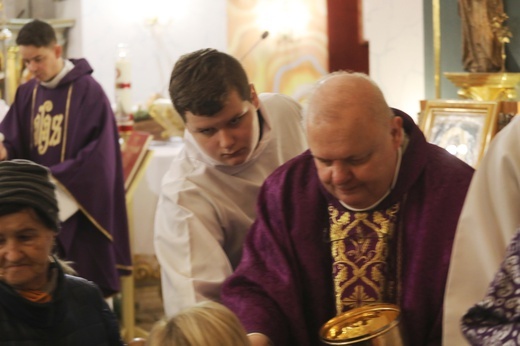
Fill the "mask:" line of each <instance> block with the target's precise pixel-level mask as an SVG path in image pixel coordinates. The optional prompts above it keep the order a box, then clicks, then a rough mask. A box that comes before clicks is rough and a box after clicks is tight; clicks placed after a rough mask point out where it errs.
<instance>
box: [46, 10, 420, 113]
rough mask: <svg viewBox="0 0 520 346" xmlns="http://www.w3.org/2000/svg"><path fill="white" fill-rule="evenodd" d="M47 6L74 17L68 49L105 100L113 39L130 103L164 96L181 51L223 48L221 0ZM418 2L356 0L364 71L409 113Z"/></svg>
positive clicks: (414, 96)
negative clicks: (127, 68)
mask: <svg viewBox="0 0 520 346" xmlns="http://www.w3.org/2000/svg"><path fill="white" fill-rule="evenodd" d="M55 6H56V7H57V9H56V14H57V17H61V18H74V19H76V21H77V23H76V26H75V27H74V28H73V29H72V30H71V32H70V43H69V47H68V55H69V56H71V57H80V56H82V57H86V58H87V59H88V60H89V61H90V63H91V65H92V66H93V68H94V77H95V78H96V79H97V80H98V81H99V82H100V83H101V84H102V86H103V87H104V88H105V91H106V92H107V94H108V96H109V98H110V99H111V100H112V101H113V100H114V63H115V59H116V52H117V45H118V43H128V44H129V45H130V49H131V59H132V93H133V99H134V100H135V103H136V104H143V103H145V102H146V101H147V99H148V98H149V97H150V96H152V94H154V93H160V94H163V96H167V87H168V79H169V74H170V72H171V68H172V66H173V63H174V62H175V61H176V60H177V58H178V57H179V56H180V55H181V54H183V53H187V52H189V51H192V50H195V49H198V48H204V47H214V48H217V49H220V50H226V48H227V17H226V0H210V1H209V0H189V1H186V0H147V1H137V0H67V1H60V2H55ZM422 6H423V5H422V1H416V0H364V1H363V22H364V35H365V37H366V39H367V40H368V41H369V44H370V75H371V77H372V78H373V79H374V80H375V81H376V82H377V83H378V84H379V85H380V86H381V88H382V90H383V92H384V93H385V95H386V97H387V101H388V103H389V104H390V106H392V107H396V108H400V109H402V110H403V111H405V112H407V113H408V114H410V115H411V116H412V117H414V118H416V115H417V113H418V112H419V109H420V106H419V100H422V99H424V98H425V87H424V85H425V81H424V74H425V69H424V36H423V35H424V34H423V33H424V29H423V8H422ZM152 17H158V19H159V22H158V23H157V24H156V25H150V24H147V23H146V21H147V19H150V18H152Z"/></svg>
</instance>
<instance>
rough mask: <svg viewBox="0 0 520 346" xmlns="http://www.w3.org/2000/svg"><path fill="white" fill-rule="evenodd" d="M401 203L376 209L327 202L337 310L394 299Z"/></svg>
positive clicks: (392, 300)
mask: <svg viewBox="0 0 520 346" xmlns="http://www.w3.org/2000/svg"><path fill="white" fill-rule="evenodd" d="M399 207H400V204H399V203H396V204H394V205H393V206H391V207H390V208H388V209H387V210H382V211H375V212H352V211H346V212H344V213H343V214H341V215H340V211H339V210H338V209H337V208H335V207H334V206H332V205H329V223H330V229H329V231H330V241H331V251H332V259H333V264H332V266H333V268H332V272H333V280H334V292H335V298H336V313H337V314H338V315H339V314H341V313H342V312H344V311H347V310H350V309H352V308H354V307H359V306H363V305H366V304H370V303H377V302H386V303H395V302H396V300H397V295H398V292H397V282H398V274H399V268H398V266H399V264H400V263H399V262H400V260H399V259H398V256H396V255H398V251H397V250H398V249H397V246H398V235H397V232H396V224H397V221H396V220H397V213H398V212H399Z"/></svg>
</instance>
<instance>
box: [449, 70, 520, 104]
mask: <svg viewBox="0 0 520 346" xmlns="http://www.w3.org/2000/svg"><path fill="white" fill-rule="evenodd" d="M444 75H445V76H446V78H448V79H449V80H450V81H451V82H452V83H453V84H455V85H456V86H457V87H459V90H458V91H457V94H458V95H459V96H460V97H461V98H463V99H471V100H475V101H509V100H517V99H518V91H517V87H518V83H520V73H513V72H489V73H487V72H474V73H473V72H444Z"/></svg>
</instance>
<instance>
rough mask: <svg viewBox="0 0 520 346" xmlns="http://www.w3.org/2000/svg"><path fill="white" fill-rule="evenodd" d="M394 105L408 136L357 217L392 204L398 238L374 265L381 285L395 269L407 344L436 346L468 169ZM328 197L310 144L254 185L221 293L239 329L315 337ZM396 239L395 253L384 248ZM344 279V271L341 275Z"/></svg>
mask: <svg viewBox="0 0 520 346" xmlns="http://www.w3.org/2000/svg"><path fill="white" fill-rule="evenodd" d="M394 112H395V114H396V115H397V116H400V117H402V118H403V126H404V130H405V131H406V133H407V135H408V138H409V143H408V146H407V148H406V151H405V152H404V153H403V158H402V163H401V169H400V172H399V177H398V179H397V182H396V185H395V187H394V189H393V190H392V192H391V193H390V194H389V195H388V196H387V197H386V198H385V199H384V200H383V201H382V202H381V203H380V204H379V205H378V206H377V207H376V208H375V209H374V210H373V211H371V213H370V214H371V215H370V216H369V217H368V218H367V219H366V220H367V221H370V220H373V221H377V222H383V221H384V220H387V221H388V220H393V217H392V216H391V215H390V214H391V213H392V212H389V211H392V210H394V208H396V207H397V206H399V209H398V210H396V219H395V222H396V226H395V228H394V230H393V232H395V233H397V236H398V238H396V239H398V240H399V242H397V243H394V244H393V245H390V246H389V248H388V249H389V251H390V252H389V254H388V257H387V258H389V259H390V257H394V258H393V259H391V260H390V261H386V263H387V264H388V263H389V264H390V266H388V265H386V264H385V266H380V268H381V270H383V271H382V274H381V275H384V276H386V279H387V280H381V281H380V282H381V283H383V282H386V283H385V284H382V286H381V287H383V289H382V291H383V292H385V291H387V288H389V287H391V281H392V277H398V279H399V282H398V283H396V285H397V289H396V293H395V296H396V299H397V304H398V305H399V306H400V308H401V310H402V314H403V325H404V326H405V328H406V330H407V331H408V336H409V338H408V339H409V340H410V345H413V346H421V345H440V344H441V335H442V330H441V327H442V323H441V321H442V304H443V298H444V286H445V284H446V276H447V272H448V262H449V259H450V254H451V246H452V242H453V237H454V234H455V228H456V225H457V221H458V217H459V213H460V210H461V207H462V204H463V202H464V197H465V196H466V191H467V188H468V185H469V182H470V180H471V176H472V174H473V169H472V168H471V167H470V166H468V165H467V164H465V163H464V162H463V161H461V160H459V159H457V158H456V157H454V156H453V155H451V154H449V153H448V152H447V151H446V150H444V149H442V148H439V147H438V146H435V145H433V144H429V143H427V142H426V140H425V138H424V135H423V134H422V132H421V131H420V129H419V128H418V127H417V125H415V123H414V122H413V120H412V119H411V118H410V117H409V116H407V115H406V114H404V113H402V112H400V111H397V110H394ZM332 200H334V197H333V196H331V195H330V194H329V193H328V192H327V191H326V190H325V188H324V187H323V186H322V184H321V182H320V181H319V179H318V175H317V172H316V166H315V164H314V160H313V157H312V155H311V153H310V152H309V151H306V152H304V153H303V154H301V155H299V156H297V157H295V158H294V159H292V160H290V161H288V162H287V163H285V164H284V165H282V166H281V167H280V168H278V169H277V170H275V171H274V172H273V173H272V174H271V175H270V176H269V178H268V179H267V180H266V181H265V183H264V184H263V186H262V188H261V190H260V194H259V197H258V205H257V218H256V220H255V222H254V223H253V225H252V227H251V229H250V231H249V233H248V235H247V237H246V241H245V244H244V250H243V254H242V260H241V262H240V264H239V266H238V267H237V269H236V270H235V272H234V273H233V274H232V275H231V276H230V277H229V278H228V280H226V282H225V283H224V286H223V288H222V295H221V297H222V301H223V302H224V304H226V305H227V306H228V307H229V308H230V309H231V310H232V311H234V312H235V313H236V314H237V316H238V317H239V319H240V320H241V322H242V323H243V325H244V326H245V328H246V330H247V331H248V332H259V333H263V334H265V335H267V336H268V337H269V338H270V339H271V340H272V341H273V343H274V345H276V346H285V345H298V346H316V345H320V344H321V342H320V338H319V329H320V328H321V326H322V325H323V324H324V323H326V322H327V321H328V320H329V319H331V318H333V317H335V316H336V294H335V290H334V285H333V282H334V279H333V276H332V270H333V265H334V261H333V255H332V251H331V242H330V222H329V220H330V215H329V211H328V208H329V205H330V203H329V202H330V201H332ZM337 208H338V209H339V206H338V207H337ZM375 211H378V212H381V214H377V213H375ZM382 215H384V216H383V217H381V216H382ZM385 222H386V221H385ZM392 222H393V221H392ZM381 224H382V223H381ZM345 227H348V226H345ZM376 228H377V229H379V227H376ZM363 229H366V227H363ZM381 229H382V228H381ZM391 243H392V242H389V244H391ZM351 245H352V248H355V245H354V244H351ZM371 246H375V245H374V244H371ZM396 246H399V252H400V257H396V256H392V248H393V247H396ZM399 262H400V263H399ZM393 263H395V265H396V268H395V269H393V268H392V267H391V266H392V265H393ZM373 268H374V269H375V270H374V271H373V272H372V273H370V275H371V277H372V278H376V277H377V276H378V275H379V274H378V270H379V268H377V266H374V267H373ZM345 273H347V272H345ZM399 273H400V274H399ZM396 275H397V276H396ZM351 279H352V278H350V277H348V276H346V277H345V278H344V279H343V280H342V282H348V280H351ZM384 287H386V288H384ZM399 287H400V289H399ZM391 290H392V289H390V290H389V292H390V291H391ZM354 291H355V290H353V292H354ZM376 291H379V289H376V290H374V292H376ZM398 291H400V292H399V293H398ZM385 294H387V293H384V294H383V295H385ZM391 295H392V294H390V295H389V297H390V298H389V299H391Z"/></svg>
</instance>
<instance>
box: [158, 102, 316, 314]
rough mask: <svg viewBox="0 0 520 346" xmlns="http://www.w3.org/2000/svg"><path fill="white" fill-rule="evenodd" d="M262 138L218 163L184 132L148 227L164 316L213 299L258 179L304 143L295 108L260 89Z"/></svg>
mask: <svg viewBox="0 0 520 346" xmlns="http://www.w3.org/2000/svg"><path fill="white" fill-rule="evenodd" d="M259 98H260V114H261V116H262V118H263V119H264V122H263V131H262V138H261V140H260V142H259V144H258V146H257V148H256V149H255V151H254V153H253V154H252V155H251V157H250V158H249V160H248V161H247V162H245V163H243V164H241V165H238V166H223V165H221V164H219V163H217V162H216V161H215V160H213V159H211V158H210V157H208V156H207V155H205V154H204V153H203V152H202V151H201V150H200V148H198V146H197V144H196V142H195V141H194V139H193V137H192V136H191V134H190V133H189V131H185V137H184V140H185V146H184V148H183V150H182V151H181V152H180V154H179V155H178V156H177V157H176V158H175V159H174V160H173V162H172V164H171V166H170V168H169V170H168V172H167V173H166V175H165V176H164V178H163V181H162V189H161V195H160V197H159V202H158V205H157V212H156V218H155V226H154V232H155V234H154V246H155V252H156V255H157V258H158V260H159V264H160V265H161V280H162V294H163V304H164V308H165V312H166V315H167V316H171V315H173V314H175V313H176V312H178V311H179V310H180V309H182V308H185V307H188V306H191V305H193V304H195V303H196V302H198V301H201V300H208V299H211V300H219V297H220V287H221V285H222V283H223V281H224V280H225V279H226V278H227V277H228V276H229V275H230V274H231V273H232V272H233V270H234V268H235V267H236V266H237V265H238V262H239V260H240V257H241V254H242V243H243V241H244V238H245V235H246V233H247V231H248V229H249V227H250V226H251V224H252V223H253V221H254V218H255V215H256V211H255V207H256V199H257V195H258V192H259V189H260V186H261V184H262V183H263V181H264V180H265V178H266V177H267V176H268V175H269V174H270V173H271V172H272V171H273V170H274V169H275V168H277V167H278V166H280V165H281V164H282V163H284V162H285V161H287V160H289V159H291V158H293V157H294V156H296V155H298V154H300V153H302V152H303V151H304V150H305V149H307V141H306V139H305V135H304V131H303V126H302V118H301V107H300V105H299V104H298V103H297V102H295V101H294V100H292V99H290V98H288V97H286V96H283V95H280V94H261V95H259Z"/></svg>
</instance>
